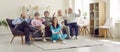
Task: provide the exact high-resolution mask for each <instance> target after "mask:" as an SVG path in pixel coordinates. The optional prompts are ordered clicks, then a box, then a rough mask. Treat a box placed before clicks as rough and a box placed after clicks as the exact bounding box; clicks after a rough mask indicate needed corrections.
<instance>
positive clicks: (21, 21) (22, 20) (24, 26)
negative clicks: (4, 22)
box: [12, 13, 31, 45]
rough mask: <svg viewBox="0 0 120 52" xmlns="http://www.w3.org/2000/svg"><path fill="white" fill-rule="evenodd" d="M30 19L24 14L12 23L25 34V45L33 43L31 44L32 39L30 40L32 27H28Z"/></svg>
mask: <svg viewBox="0 0 120 52" xmlns="http://www.w3.org/2000/svg"><path fill="white" fill-rule="evenodd" d="M27 22H28V18H26V14H25V13H22V14H21V16H20V17H18V18H16V19H14V20H13V21H12V24H13V25H14V26H15V27H14V28H16V29H18V30H20V31H22V32H24V35H25V43H26V44H28V45H30V44H31V42H30V38H29V35H30V27H29V25H28V23H27Z"/></svg>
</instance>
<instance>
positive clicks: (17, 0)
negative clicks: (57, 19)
mask: <svg viewBox="0 0 120 52" xmlns="http://www.w3.org/2000/svg"><path fill="white" fill-rule="evenodd" d="M24 5H25V6H29V5H31V6H36V5H38V6H39V7H47V6H51V8H52V9H51V10H52V12H56V11H57V10H58V9H62V10H64V9H65V8H66V5H67V3H66V2H65V0H0V19H5V18H16V17H19V15H20V13H21V8H22V6H24ZM5 31H6V30H3V28H2V27H0V34H1V33H6V32H5ZM7 32H9V31H7Z"/></svg>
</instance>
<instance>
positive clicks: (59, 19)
mask: <svg viewBox="0 0 120 52" xmlns="http://www.w3.org/2000/svg"><path fill="white" fill-rule="evenodd" d="M54 15H55V14H54ZM55 17H57V19H58V23H59V24H60V26H61V27H62V29H64V30H65V31H66V33H67V35H68V38H70V30H69V26H66V25H65V24H64V20H65V18H66V17H65V16H64V15H63V14H62V11H61V10H58V11H57V15H55Z"/></svg>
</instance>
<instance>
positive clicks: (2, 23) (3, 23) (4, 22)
mask: <svg viewBox="0 0 120 52" xmlns="http://www.w3.org/2000/svg"><path fill="white" fill-rule="evenodd" d="M0 26H4V27H8V24H7V22H6V20H1V21H0Z"/></svg>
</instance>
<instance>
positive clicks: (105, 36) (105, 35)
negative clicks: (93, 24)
mask: <svg viewBox="0 0 120 52" xmlns="http://www.w3.org/2000/svg"><path fill="white" fill-rule="evenodd" d="M104 30H105V34H104V38H107V29H104Z"/></svg>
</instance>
